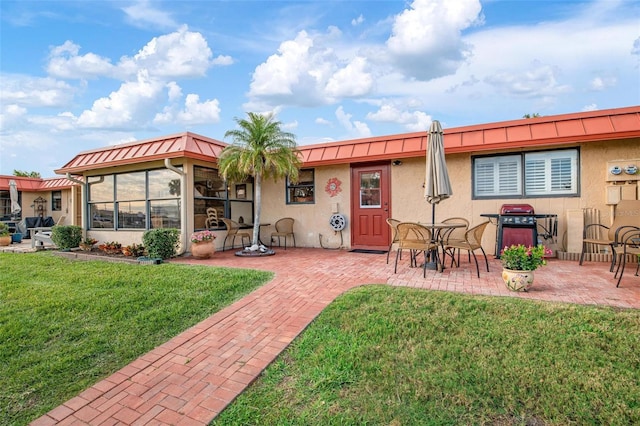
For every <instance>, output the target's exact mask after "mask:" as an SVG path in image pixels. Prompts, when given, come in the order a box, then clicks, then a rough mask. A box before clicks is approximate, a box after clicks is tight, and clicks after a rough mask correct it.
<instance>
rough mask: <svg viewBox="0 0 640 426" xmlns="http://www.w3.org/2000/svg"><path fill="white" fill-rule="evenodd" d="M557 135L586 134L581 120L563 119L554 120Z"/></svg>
mask: <svg viewBox="0 0 640 426" xmlns="http://www.w3.org/2000/svg"><path fill="white" fill-rule="evenodd" d="M556 127H557V129H558V136H559V137H563V136H564V137H567V136H582V135H585V134H586V131H585V129H584V126H583V125H582V120H565V121H558V122H556Z"/></svg>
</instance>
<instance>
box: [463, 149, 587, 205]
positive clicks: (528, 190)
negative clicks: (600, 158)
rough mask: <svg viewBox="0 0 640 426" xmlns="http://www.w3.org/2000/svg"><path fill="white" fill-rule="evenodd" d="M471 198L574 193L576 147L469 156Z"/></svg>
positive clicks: (576, 177) (576, 168) (576, 166)
mask: <svg viewBox="0 0 640 426" xmlns="http://www.w3.org/2000/svg"><path fill="white" fill-rule="evenodd" d="M472 161H473V196H474V198H506V197H545V196H553V195H567V196H572V195H577V194H578V150H577V149H563V150H556V151H541V152H527V153H520V154H514V155H501V156H488V157H476V158H473V160H472Z"/></svg>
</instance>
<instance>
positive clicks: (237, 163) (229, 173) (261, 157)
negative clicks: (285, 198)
mask: <svg viewBox="0 0 640 426" xmlns="http://www.w3.org/2000/svg"><path fill="white" fill-rule="evenodd" d="M247 115H248V118H247V119H239V118H235V121H236V123H238V126H239V129H234V130H229V131H227V132H226V133H225V134H224V137H225V138H226V137H229V136H230V137H231V138H232V139H233V144H232V145H229V146H228V147H226V148H225V149H223V150H222V152H221V153H220V157H219V160H218V168H219V172H220V175H221V176H222V177H223V178H224V179H226V180H231V181H233V182H242V181H244V180H246V179H247V178H248V177H249V176H252V177H253V179H254V185H255V190H256V194H255V196H256V199H255V206H256V212H255V217H254V221H253V241H252V243H253V245H257V244H258V235H259V231H260V212H261V210H262V181H263V180H264V179H268V178H273V179H274V180H276V181H277V180H278V179H279V178H284V177H286V176H288V177H289V179H290V180H291V181H292V182H297V180H298V170H299V168H300V165H301V164H302V161H301V160H300V157H299V152H298V150H297V144H296V141H295V136H294V135H293V134H292V133H288V132H284V131H282V130H281V129H280V126H281V124H282V123H280V122H279V121H276V120H275V118H274V115H273V113H269V114H267V115H262V114H257V113H254V112H249V113H247Z"/></svg>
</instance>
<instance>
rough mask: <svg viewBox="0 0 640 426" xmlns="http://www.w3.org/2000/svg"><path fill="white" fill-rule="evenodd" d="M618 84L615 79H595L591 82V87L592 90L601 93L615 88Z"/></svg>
mask: <svg viewBox="0 0 640 426" xmlns="http://www.w3.org/2000/svg"><path fill="white" fill-rule="evenodd" d="M617 82H618V81H617V79H616V78H615V77H594V78H593V79H592V80H591V84H590V87H591V89H592V90H595V91H598V92H600V91H603V90H606V89H608V88H610V87H615V86H616V84H617Z"/></svg>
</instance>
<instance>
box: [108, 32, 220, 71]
mask: <svg viewBox="0 0 640 426" xmlns="http://www.w3.org/2000/svg"><path fill="white" fill-rule="evenodd" d="M211 56H212V52H211V49H209V46H208V44H207V41H206V40H205V39H204V37H203V36H202V34H200V33H196V32H191V31H188V29H187V27H186V26H183V27H181V28H180V29H179V30H178V31H176V32H173V33H170V34H166V35H162V36H160V37H154V38H153V39H152V40H151V41H150V42H149V43H147V44H146V45H145V46H144V47H143V48H142V49H140V51H139V52H138V53H137V54H136V55H134V56H133V58H128V57H124V58H122V60H121V61H120V64H119V68H120V69H121V71H123V72H124V73H125V75H131V74H134V73H137V72H138V70H140V69H146V70H147V71H148V72H149V75H150V76H153V77H160V78H185V77H204V76H205V74H206V71H207V69H208V68H209V67H210V66H211V65H212V61H211Z"/></svg>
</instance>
